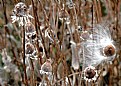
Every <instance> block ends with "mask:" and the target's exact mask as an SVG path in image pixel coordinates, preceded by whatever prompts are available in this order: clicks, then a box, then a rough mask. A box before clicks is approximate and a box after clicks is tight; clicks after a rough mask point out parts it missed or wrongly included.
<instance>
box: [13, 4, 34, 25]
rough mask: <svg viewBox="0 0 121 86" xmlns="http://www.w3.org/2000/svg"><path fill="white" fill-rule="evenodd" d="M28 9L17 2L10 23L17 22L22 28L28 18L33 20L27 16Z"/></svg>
mask: <svg viewBox="0 0 121 86" xmlns="http://www.w3.org/2000/svg"><path fill="white" fill-rule="evenodd" d="M28 9H29V8H28V7H27V6H26V5H25V4H24V3H23V2H19V3H18V4H16V5H15V7H14V9H13V15H12V16H11V18H12V23H14V22H16V21H17V22H18V23H19V26H23V25H24V24H26V23H27V22H28V21H29V18H33V17H32V16H31V15H30V14H29V10H28Z"/></svg>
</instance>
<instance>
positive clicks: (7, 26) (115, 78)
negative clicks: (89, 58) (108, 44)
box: [0, 0, 121, 86]
mask: <svg viewBox="0 0 121 86" xmlns="http://www.w3.org/2000/svg"><path fill="white" fill-rule="evenodd" d="M20 1H22V2H24V3H25V4H26V5H27V6H29V5H31V6H32V9H31V11H30V14H31V15H32V16H33V17H34V19H31V20H30V21H31V22H32V23H33V24H34V26H35V28H36V33H37V40H36V43H35V44H34V46H36V48H37V50H38V53H37V54H38V57H37V58H38V60H33V59H27V58H26V56H25V41H26V40H25V34H24V33H25V29H26V27H24V26H23V27H19V26H18V23H14V24H12V23H11V22H12V21H11V18H10V16H11V15H12V9H13V8H14V6H15V4H17V3H18V2H20ZM70 2H71V0H1V2H0V9H1V12H0V20H2V21H0V50H1V52H2V49H4V48H6V50H7V53H8V55H9V56H10V57H11V59H12V61H11V63H12V64H13V65H15V66H16V67H17V68H18V70H19V72H20V76H19V77H21V78H22V80H20V79H19V80H16V78H15V76H14V75H15V73H14V75H11V74H13V73H12V72H9V73H8V72H7V73H6V74H8V75H7V78H8V79H7V80H6V79H5V80H3V81H4V85H3V86H8V85H10V86H24V85H26V86H38V84H39V83H40V82H42V81H43V80H44V81H46V83H47V86H97V85H99V86H107V85H108V86H121V30H120V28H121V1H120V0H92V1H91V0H73V2H72V3H70ZM64 18H66V19H64ZM61 19H63V20H61ZM68 23H69V24H68ZM102 23H103V24H104V23H106V24H107V25H108V27H109V29H110V31H111V35H112V39H113V40H114V42H115V46H116V50H117V54H116V56H115V59H114V60H113V61H112V63H107V62H106V63H102V64H100V65H99V66H98V67H97V68H96V69H97V70H98V74H99V76H98V78H97V80H96V81H94V82H87V81H85V80H84V79H83V74H82V71H83V70H84V68H83V64H82V63H80V64H79V69H77V70H74V68H73V67H72V63H71V61H72V56H73V55H72V50H71V45H72V44H70V41H74V42H75V43H76V44H77V45H76V48H75V49H76V50H75V53H74V54H75V56H77V54H78V51H79V50H80V49H81V48H82V47H81V42H82V41H83V40H82V39H80V36H81V35H82V33H83V31H89V30H90V29H91V28H92V27H93V26H94V25H96V24H102ZM43 26H44V27H43ZM79 26H81V28H79ZM41 27H43V29H41ZM47 29H48V34H49V36H50V37H51V39H50V38H49V37H45V31H46V30H47ZM69 31H70V33H69ZM39 40H41V42H42V44H43V47H44V50H45V56H44V58H42V54H43V53H42V51H43V50H42V49H40V47H39V42H38V41H39ZM77 57H78V56H77ZM79 57H80V58H82V59H83V57H82V55H80V56H79ZM2 58H4V57H2V54H0V68H1V70H2V68H3V67H4V66H5V65H4V64H3V63H4V62H2ZM49 58H51V59H52V76H53V78H52V81H50V80H49V79H48V78H47V76H46V75H45V76H42V75H41V74H40V73H39V70H40V69H41V65H42V64H43V63H44V62H45V61H46V60H47V59H49ZM80 58H79V59H80ZM79 59H78V58H76V60H75V61H78V60H79ZM27 60H28V62H29V65H28V63H27ZM75 63H76V62H75ZM77 64H78V63H77ZM27 67H28V68H29V69H28V70H27ZM1 70H0V74H2V72H1ZM11 70H12V69H11ZM104 73H105V74H104ZM18 75H19V74H18ZM18 75H17V76H16V77H17V78H18ZM1 78H5V77H2V75H0V79H1ZM12 80H13V81H12ZM66 81H68V85H66ZM0 82H1V81H0ZM1 85H2V84H1ZM42 86H44V85H42Z"/></svg>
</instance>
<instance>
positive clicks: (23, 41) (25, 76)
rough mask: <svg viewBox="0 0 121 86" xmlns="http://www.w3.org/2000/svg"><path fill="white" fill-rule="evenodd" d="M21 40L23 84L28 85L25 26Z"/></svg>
mask: <svg viewBox="0 0 121 86" xmlns="http://www.w3.org/2000/svg"><path fill="white" fill-rule="evenodd" d="M22 29H23V40H22V45H23V52H22V55H23V68H24V78H23V79H24V82H25V85H26V86H28V80H27V74H26V64H25V28H24V26H23V28H22Z"/></svg>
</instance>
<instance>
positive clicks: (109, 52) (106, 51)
mask: <svg viewBox="0 0 121 86" xmlns="http://www.w3.org/2000/svg"><path fill="white" fill-rule="evenodd" d="M115 52H116V49H115V47H114V45H107V46H106V47H105V48H103V53H104V55H105V56H113V55H115Z"/></svg>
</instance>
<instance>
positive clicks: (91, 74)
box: [84, 66, 98, 82]
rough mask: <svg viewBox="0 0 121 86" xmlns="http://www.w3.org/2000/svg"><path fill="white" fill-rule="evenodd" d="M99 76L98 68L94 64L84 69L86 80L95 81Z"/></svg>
mask: <svg viewBox="0 0 121 86" xmlns="http://www.w3.org/2000/svg"><path fill="white" fill-rule="evenodd" d="M97 77H98V74H97V70H96V69H95V67H93V66H88V67H86V68H85V69H84V79H85V80H86V81H89V82H90V81H93V80H94V81H95V80H96V79H97Z"/></svg>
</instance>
